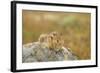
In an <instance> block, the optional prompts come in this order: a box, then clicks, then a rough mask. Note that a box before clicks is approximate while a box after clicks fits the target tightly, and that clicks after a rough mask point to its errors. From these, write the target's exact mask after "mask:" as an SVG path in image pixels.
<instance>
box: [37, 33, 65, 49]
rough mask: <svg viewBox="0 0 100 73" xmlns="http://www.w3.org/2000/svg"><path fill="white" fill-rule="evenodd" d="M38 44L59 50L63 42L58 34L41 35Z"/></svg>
mask: <svg viewBox="0 0 100 73" xmlns="http://www.w3.org/2000/svg"><path fill="white" fill-rule="evenodd" d="M39 42H40V43H42V44H44V46H46V47H48V48H51V49H61V48H62V47H63V45H64V40H63V38H62V35H61V34H59V33H58V32H51V33H49V34H41V35H40V37H39Z"/></svg>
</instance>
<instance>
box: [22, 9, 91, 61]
mask: <svg viewBox="0 0 100 73" xmlns="http://www.w3.org/2000/svg"><path fill="white" fill-rule="evenodd" d="M90 18H91V15H90V14H89V13H74V12H73V13H72V12H49V11H31V10H23V12H22V20H23V21H22V23H23V44H26V43H30V42H35V41H37V40H38V37H39V36H40V34H43V33H49V32H52V31H57V32H59V33H62V34H63V39H64V42H65V44H64V46H65V47H66V48H67V47H68V48H70V49H71V50H72V52H73V53H74V54H75V55H77V56H78V58H79V59H80V60H86V59H90V58H91V47H90V42H91V41H90V35H91V34H90V33H91V32H90V31H91V30H90V27H91V23H90V22H91V21H90Z"/></svg>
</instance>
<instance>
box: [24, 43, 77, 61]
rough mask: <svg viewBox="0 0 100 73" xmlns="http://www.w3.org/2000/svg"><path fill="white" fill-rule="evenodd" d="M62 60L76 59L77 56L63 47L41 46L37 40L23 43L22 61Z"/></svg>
mask: <svg viewBox="0 0 100 73" xmlns="http://www.w3.org/2000/svg"><path fill="white" fill-rule="evenodd" d="M64 60H77V57H76V56H75V55H74V54H73V53H72V52H71V51H70V50H69V49H68V48H65V47H62V48H61V49H50V48H47V47H44V46H42V45H41V44H40V43H38V42H33V43H29V44H25V45H23V49H22V62H23V63H30V62H47V61H64Z"/></svg>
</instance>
